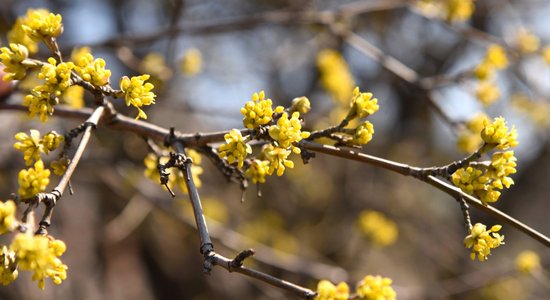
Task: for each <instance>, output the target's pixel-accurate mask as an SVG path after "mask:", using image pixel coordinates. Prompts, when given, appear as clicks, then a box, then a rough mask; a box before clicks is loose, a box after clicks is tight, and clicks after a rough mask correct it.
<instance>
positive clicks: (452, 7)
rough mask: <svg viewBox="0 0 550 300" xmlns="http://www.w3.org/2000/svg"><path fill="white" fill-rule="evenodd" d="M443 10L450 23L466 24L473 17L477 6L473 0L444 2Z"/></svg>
mask: <svg viewBox="0 0 550 300" xmlns="http://www.w3.org/2000/svg"><path fill="white" fill-rule="evenodd" d="M443 9H444V12H445V19H446V20H447V21H448V22H464V21H467V20H469V19H470V18H471V17H472V14H473V12H474V9H475V6H474V1H473V0H444V1H443Z"/></svg>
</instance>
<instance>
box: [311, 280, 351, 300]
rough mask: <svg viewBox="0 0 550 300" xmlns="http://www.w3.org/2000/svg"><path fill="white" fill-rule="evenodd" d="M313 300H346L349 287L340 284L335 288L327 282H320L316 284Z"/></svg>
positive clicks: (342, 283)
mask: <svg viewBox="0 0 550 300" xmlns="http://www.w3.org/2000/svg"><path fill="white" fill-rule="evenodd" d="M313 299H314V300H347V299H349V286H348V284H347V283H345V282H340V283H339V284H338V285H337V286H335V285H334V284H332V282H330V281H328V280H321V281H319V283H318V284H317V295H316V296H315V298H313Z"/></svg>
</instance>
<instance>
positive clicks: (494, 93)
mask: <svg viewBox="0 0 550 300" xmlns="http://www.w3.org/2000/svg"><path fill="white" fill-rule="evenodd" d="M499 97H500V90H499V89H498V86H496V85H495V84H494V83H492V82H488V81H482V82H480V83H479V85H478V86H477V89H476V98H477V99H478V100H479V101H480V102H481V103H482V104H483V106H489V105H491V104H493V103H494V102H495V101H496V100H497V99H498V98H499Z"/></svg>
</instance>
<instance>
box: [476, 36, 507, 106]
mask: <svg viewBox="0 0 550 300" xmlns="http://www.w3.org/2000/svg"><path fill="white" fill-rule="evenodd" d="M507 66H508V58H507V56H506V51H505V50H504V48H502V47H501V46H499V45H496V44H491V45H490V46H489V48H487V52H486V53H485V57H484V58H483V60H482V61H481V63H479V64H478V65H477V66H476V68H475V69H474V75H475V76H476V77H477V79H478V80H479V84H478V86H477V88H476V97H477V99H478V100H479V101H480V102H481V103H482V104H483V105H484V106H489V105H491V104H492V103H493V102H495V101H496V100H497V99H498V98H499V97H500V90H499V88H498V86H497V85H496V83H495V73H496V71H497V70H502V69H504V68H506V67H507Z"/></svg>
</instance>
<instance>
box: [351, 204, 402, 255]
mask: <svg viewBox="0 0 550 300" xmlns="http://www.w3.org/2000/svg"><path fill="white" fill-rule="evenodd" d="M357 221H358V225H359V230H360V231H361V232H362V233H363V234H364V235H365V236H367V237H368V238H369V239H370V240H371V241H372V242H373V243H374V244H375V245H377V246H380V247H385V246H389V245H392V244H393V243H395V241H396V240H397V237H398V235H399V230H398V229H397V225H396V224H395V222H393V221H392V220H390V219H388V218H386V216H384V215H383V214H382V213H380V212H377V211H373V210H364V211H362V212H361V214H360V215H359V218H358V220H357Z"/></svg>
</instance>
